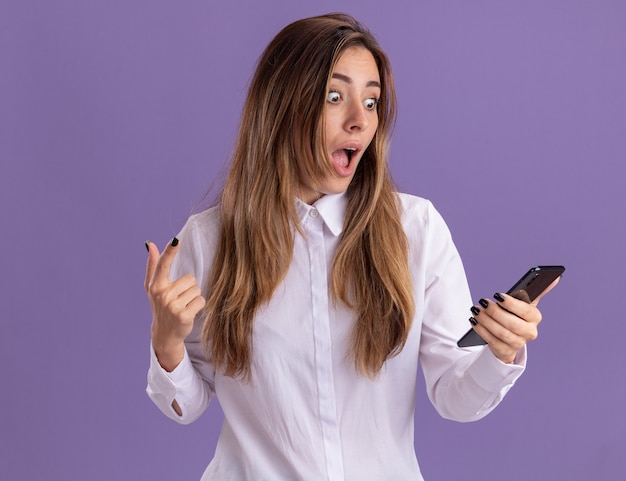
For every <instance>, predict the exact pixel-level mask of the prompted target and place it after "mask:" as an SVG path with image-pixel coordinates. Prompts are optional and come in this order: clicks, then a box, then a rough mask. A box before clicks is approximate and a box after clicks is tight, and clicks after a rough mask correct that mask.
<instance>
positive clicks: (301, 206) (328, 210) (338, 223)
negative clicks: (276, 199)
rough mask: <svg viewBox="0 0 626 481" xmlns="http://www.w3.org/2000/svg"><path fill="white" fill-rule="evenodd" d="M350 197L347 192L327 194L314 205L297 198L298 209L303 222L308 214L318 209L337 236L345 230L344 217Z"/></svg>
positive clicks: (327, 225)
mask: <svg viewBox="0 0 626 481" xmlns="http://www.w3.org/2000/svg"><path fill="white" fill-rule="evenodd" d="M347 203H348V199H347V198H346V193H345V192H341V193H339V194H327V195H324V196H322V197H321V198H320V199H318V200H317V201H316V202H315V203H314V204H313V205H312V206H310V205H308V204H306V203H305V202H303V201H302V200H300V199H298V198H296V209H297V211H298V215H299V217H300V220H301V222H304V219H306V216H307V215H309V213H310V212H311V211H312V210H313V209H316V210H317V211H318V212H319V214H320V216H321V217H322V219H323V220H324V223H325V224H326V227H328V230H330V232H331V233H332V234H333V235H334V236H335V237H337V236H339V235H340V234H341V233H342V232H343V218H344V215H345V212H346V205H347Z"/></svg>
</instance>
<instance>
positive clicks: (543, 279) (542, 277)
mask: <svg viewBox="0 0 626 481" xmlns="http://www.w3.org/2000/svg"><path fill="white" fill-rule="evenodd" d="M564 271H565V267H563V266H536V267H533V268H532V269H530V270H529V271H528V272H527V273H526V274H524V275H523V276H522V278H521V279H520V280H519V281H517V282H516V283H515V284H514V285H513V287H511V288H510V289H509V290H508V292H507V294H508V295H510V296H512V297H515V298H517V299H520V300H522V301H525V302H528V303H531V302H532V301H534V300H535V299H536V298H537V297H539V295H541V293H542V292H543V291H545V290H546V289H547V288H548V287H549V286H550V284H552V283H553V282H554V281H555V280H556V278H557V277H559V276H561V275H562V274H563V272H564ZM456 344H457V346H459V347H468V346H480V345H482V344H487V343H486V342H485V340H484V339H483V338H482V337H480V336H479V335H478V334H477V333H476V331H475V330H474V329H473V328H472V329H470V330H469V331H467V332H466V333H465V335H464V336H463V337H462V338H461V339H459V340H458V342H457V343H456Z"/></svg>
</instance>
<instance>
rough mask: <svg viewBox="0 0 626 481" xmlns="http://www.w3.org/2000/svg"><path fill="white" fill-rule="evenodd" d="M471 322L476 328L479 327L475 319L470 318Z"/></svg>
mask: <svg viewBox="0 0 626 481" xmlns="http://www.w3.org/2000/svg"><path fill="white" fill-rule="evenodd" d="M469 322H470V324H471V325H472V326H475V325H477V324H478V321H477V320H476V319H474V318H473V317H470V318H469Z"/></svg>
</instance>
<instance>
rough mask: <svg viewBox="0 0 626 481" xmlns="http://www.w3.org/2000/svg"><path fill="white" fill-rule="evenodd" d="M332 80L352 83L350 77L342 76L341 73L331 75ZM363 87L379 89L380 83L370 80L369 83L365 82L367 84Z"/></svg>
mask: <svg viewBox="0 0 626 481" xmlns="http://www.w3.org/2000/svg"><path fill="white" fill-rule="evenodd" d="M332 78H334V79H337V80H341V81H343V82H346V83H348V84H351V83H353V82H352V79H351V78H350V77H348V76H347V75H344V74H342V73H333V75H332ZM365 86H366V87H378V88H381V86H380V82H378V81H376V80H370V81H369V82H367V84H366V85H365Z"/></svg>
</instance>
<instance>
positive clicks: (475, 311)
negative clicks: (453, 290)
mask: <svg viewBox="0 0 626 481" xmlns="http://www.w3.org/2000/svg"><path fill="white" fill-rule="evenodd" d="M470 311H472V314H474V315H475V316H477V315H478V314H480V309H478V307H476V306H472V307H470Z"/></svg>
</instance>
